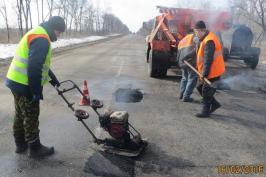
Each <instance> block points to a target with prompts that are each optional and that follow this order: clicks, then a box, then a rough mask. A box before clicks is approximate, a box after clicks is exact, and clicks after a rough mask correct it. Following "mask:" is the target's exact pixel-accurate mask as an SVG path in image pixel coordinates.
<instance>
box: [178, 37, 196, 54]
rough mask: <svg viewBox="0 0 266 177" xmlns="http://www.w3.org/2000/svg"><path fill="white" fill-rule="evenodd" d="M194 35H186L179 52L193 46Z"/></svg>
mask: <svg viewBox="0 0 266 177" xmlns="http://www.w3.org/2000/svg"><path fill="white" fill-rule="evenodd" d="M192 40H193V34H188V35H186V36H185V37H184V38H183V39H182V40H181V41H179V44H178V50H180V49H182V48H184V47H189V46H191V45H192Z"/></svg>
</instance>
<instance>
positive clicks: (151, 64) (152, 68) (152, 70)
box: [149, 52, 156, 77]
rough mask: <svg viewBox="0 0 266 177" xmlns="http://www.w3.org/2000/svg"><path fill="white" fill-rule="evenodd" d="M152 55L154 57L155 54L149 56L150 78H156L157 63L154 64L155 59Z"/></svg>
mask: <svg viewBox="0 0 266 177" xmlns="http://www.w3.org/2000/svg"><path fill="white" fill-rule="evenodd" d="M152 55H153V52H151V53H150V55H149V75H150V77H156V69H155V63H154V59H153V57H152Z"/></svg>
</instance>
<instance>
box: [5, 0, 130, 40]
mask: <svg viewBox="0 0 266 177" xmlns="http://www.w3.org/2000/svg"><path fill="white" fill-rule="evenodd" d="M15 1H16V2H14V6H13V7H14V8H12V9H13V12H8V10H7V9H8V8H7V3H10V1H9V0H0V15H1V16H0V20H3V21H4V22H5V27H6V31H7V38H8V42H9V41H10V20H9V16H8V14H15V15H16V17H17V18H16V19H17V20H16V21H17V22H16V23H17V25H16V26H18V30H19V34H20V36H23V35H24V34H25V33H26V32H27V31H29V30H30V29H32V28H33V14H34V15H35V14H37V17H36V16H34V18H35V20H36V18H37V22H38V24H40V23H41V22H43V21H46V20H48V19H49V18H50V17H51V16H53V15H58V16H61V17H63V18H64V19H65V22H66V26H67V28H66V32H65V35H68V36H69V35H71V34H72V33H87V34H100V35H101V34H108V33H129V29H128V27H127V26H126V25H125V24H123V23H122V21H121V20H120V19H119V18H118V17H116V16H115V15H113V14H110V13H108V12H106V11H105V10H103V9H101V8H99V7H95V6H93V5H92V3H90V2H89V1H88V0H15ZM1 17H2V19H1ZM13 23H14V22H13Z"/></svg>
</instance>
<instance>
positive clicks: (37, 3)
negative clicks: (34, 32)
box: [36, 0, 40, 24]
mask: <svg viewBox="0 0 266 177" xmlns="http://www.w3.org/2000/svg"><path fill="white" fill-rule="evenodd" d="M36 7H37V16H38V24H39V23H40V12H39V0H36Z"/></svg>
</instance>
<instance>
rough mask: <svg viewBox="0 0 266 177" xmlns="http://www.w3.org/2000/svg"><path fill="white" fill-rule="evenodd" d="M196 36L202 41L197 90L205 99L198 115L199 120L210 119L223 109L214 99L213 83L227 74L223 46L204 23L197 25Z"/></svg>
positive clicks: (198, 56)
mask: <svg viewBox="0 0 266 177" xmlns="http://www.w3.org/2000/svg"><path fill="white" fill-rule="evenodd" d="M194 32H195V35H196V36H197V37H198V38H199V40H200V45H199V48H198V50H197V70H198V72H197V73H198V75H199V78H200V82H199V84H198V86H197V90H198V91H199V93H200V95H201V96H202V97H203V107H202V111H201V112H200V113H198V114H196V116H197V117H199V118H204V117H209V115H210V113H212V112H214V111H215V110H216V109H218V108H219V107H221V105H220V103H219V102H218V101H217V100H216V99H215V98H214V94H215V91H216V90H215V88H212V87H211V83H213V82H215V81H217V80H219V79H220V77H221V75H222V74H223V73H224V72H225V65H224V59H223V50H222V45H221V43H220V41H219V38H218V37H217V36H216V35H215V34H214V33H212V32H209V31H208V30H207V29H206V25H205V23H204V22H203V21H198V22H197V23H196V24H195V29H194Z"/></svg>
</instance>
